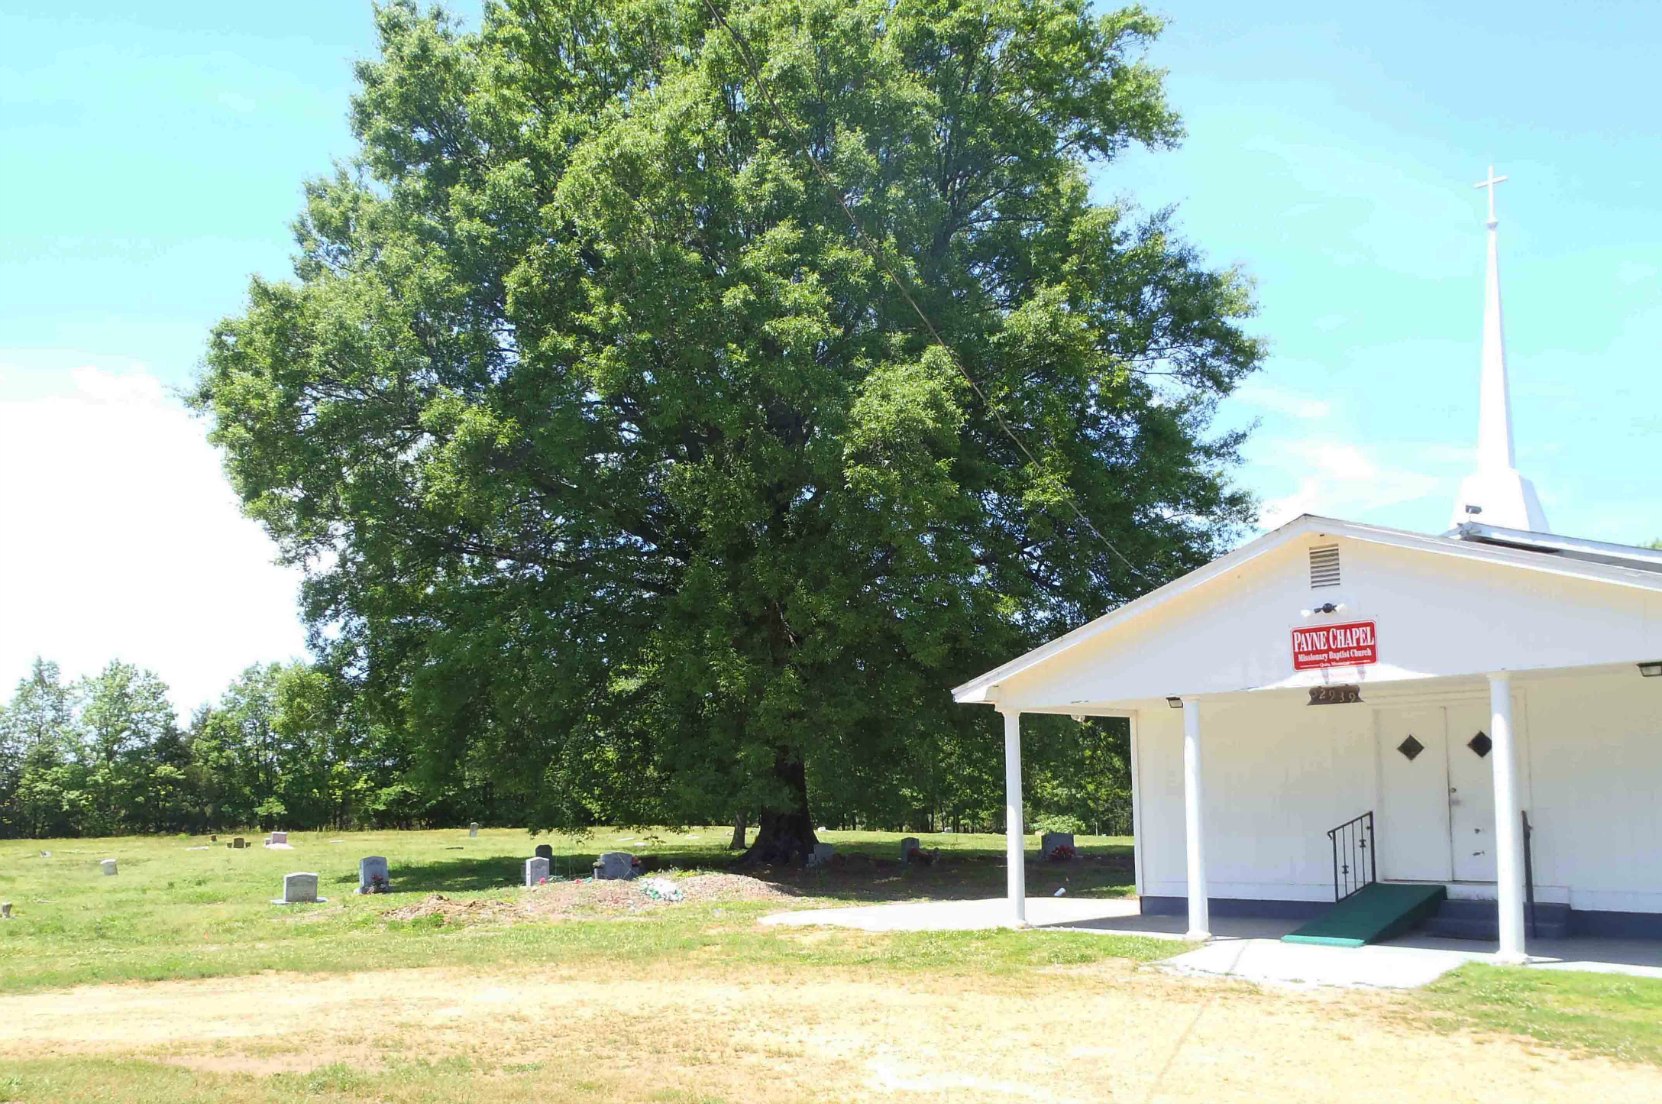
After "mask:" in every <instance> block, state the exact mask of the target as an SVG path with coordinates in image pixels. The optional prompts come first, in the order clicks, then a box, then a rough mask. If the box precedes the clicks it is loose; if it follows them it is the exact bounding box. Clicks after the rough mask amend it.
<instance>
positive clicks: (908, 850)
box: [900, 836, 923, 862]
mask: <svg viewBox="0 0 1662 1104" xmlns="http://www.w3.org/2000/svg"><path fill="white" fill-rule="evenodd" d="M922 850H923V844H921V843H919V842H918V838H917V837H916V836H907V837H906V838H905V839H903V840H901V841H900V861H901V862H911V861H912V852H913V851H922Z"/></svg>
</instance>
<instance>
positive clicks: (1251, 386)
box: [1235, 381, 1333, 420]
mask: <svg viewBox="0 0 1662 1104" xmlns="http://www.w3.org/2000/svg"><path fill="white" fill-rule="evenodd" d="M1235 398H1236V399H1238V400H1239V401H1240V402H1243V403H1245V404H1246V405H1247V406H1252V407H1257V408H1258V409H1259V410H1267V411H1270V412H1272V413H1275V414H1286V415H1287V416H1289V417H1292V418H1303V419H1306V420H1314V419H1317V418H1326V417H1328V416H1329V415H1331V414H1332V413H1333V404H1332V403H1330V402H1328V401H1327V400H1326V399H1318V398H1315V397H1313V396H1310V395H1301V394H1299V393H1298V392H1296V391H1285V390H1283V389H1281V388H1279V387H1270V386H1268V385H1267V384H1263V383H1258V382H1256V381H1254V382H1250V383H1246V384H1243V385H1242V386H1241V388H1240V389H1239V390H1238V391H1236V392H1235Z"/></svg>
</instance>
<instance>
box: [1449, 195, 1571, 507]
mask: <svg viewBox="0 0 1662 1104" xmlns="http://www.w3.org/2000/svg"><path fill="white" fill-rule="evenodd" d="M1505 179H1506V177H1504V176H1496V175H1495V167H1494V166H1493V165H1490V166H1489V177H1488V179H1487V180H1480V181H1478V183H1477V184H1476V185H1474V187H1478V188H1487V189H1489V220H1488V222H1487V224H1486V225H1487V226H1488V228H1489V269H1488V274H1487V279H1486V282H1485V287H1484V292H1483V359H1482V377H1481V384H1480V388H1479V392H1480V404H1481V405H1480V409H1479V413H1478V421H1477V471H1475V472H1473V473H1472V474H1471V475H1469V476H1467V477H1466V479H1465V481H1464V482H1463V483H1461V484H1460V495H1459V497H1458V498H1456V499H1455V501H1454V521H1453V524H1455V525H1459V524H1460V523H1461V522H1466V521H1476V522H1482V523H1483V524H1485V525H1499V526H1502V527H1504V528H1507V529H1528V530H1530V531H1532V532H1536V533H1545V532H1547V531H1548V530H1547V518H1546V514H1544V513H1543V512H1542V511H1541V503H1540V500H1539V499H1538V498H1536V497H1535V487H1534V485H1533V484H1531V483H1530V482H1529V480H1527V479H1525V478H1524V477H1523V476H1522V475H1520V474H1519V473H1518V470H1517V468H1516V467H1514V464H1515V462H1516V461H1515V460H1514V457H1513V452H1512V400H1511V396H1510V394H1509V393H1508V390H1507V384H1506V336H1505V334H1504V332H1503V331H1502V326H1501V311H1500V248H1499V245H1498V232H1497V229H1496V228H1497V227H1498V226H1499V225H1500V220H1499V219H1498V218H1496V217H1495V185H1497V184H1499V183H1501V182H1502V181H1503V180H1505Z"/></svg>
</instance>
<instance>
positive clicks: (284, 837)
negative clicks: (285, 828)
mask: <svg viewBox="0 0 1662 1104" xmlns="http://www.w3.org/2000/svg"><path fill="white" fill-rule="evenodd" d="M288 841H289V834H288V833H287V832H273V833H271V838H270V839H269V840H267V841H266V842H267V843H287V842H288Z"/></svg>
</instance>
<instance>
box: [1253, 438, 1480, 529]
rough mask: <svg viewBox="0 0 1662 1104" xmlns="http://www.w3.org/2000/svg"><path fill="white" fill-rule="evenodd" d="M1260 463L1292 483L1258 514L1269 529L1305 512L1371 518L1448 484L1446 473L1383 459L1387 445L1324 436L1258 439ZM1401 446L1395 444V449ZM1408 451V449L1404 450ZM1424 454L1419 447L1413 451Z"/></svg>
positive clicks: (1262, 525)
mask: <svg viewBox="0 0 1662 1104" xmlns="http://www.w3.org/2000/svg"><path fill="white" fill-rule="evenodd" d="M1259 447H1260V449H1262V450H1263V458H1262V460H1260V461H1259V463H1260V464H1261V465H1262V466H1263V467H1265V468H1269V469H1273V470H1274V471H1275V472H1277V473H1279V474H1280V475H1281V476H1282V477H1283V478H1282V480H1281V482H1282V483H1283V485H1285V484H1286V483H1287V482H1291V483H1292V486H1293V489H1292V490H1290V491H1287V492H1285V493H1282V494H1280V495H1276V496H1274V497H1270V498H1267V499H1266V500H1265V501H1264V503H1263V505H1262V507H1261V509H1260V510H1259V515H1258V524H1259V525H1260V526H1261V527H1262V528H1264V529H1274V528H1275V527H1276V526H1278V525H1284V524H1286V523H1287V522H1289V521H1291V520H1292V519H1293V518H1295V517H1297V516H1299V515H1300V514H1323V515H1326V516H1328V517H1341V518H1350V519H1356V520H1363V521H1366V520H1368V519H1369V517H1370V515H1372V514H1373V513H1375V512H1377V511H1379V510H1383V509H1385V508H1387V507H1391V506H1397V505H1400V504H1402V503H1405V502H1413V501H1415V500H1416V499H1421V498H1425V497H1427V496H1429V495H1431V494H1433V493H1434V492H1436V491H1439V490H1442V489H1443V488H1444V487H1445V486H1446V485H1447V483H1448V477H1447V475H1446V474H1444V473H1440V472H1429V471H1421V470H1417V469H1415V468H1410V467H1407V466H1404V465H1401V464H1396V463H1392V462H1391V461H1389V460H1387V459H1384V458H1383V454H1384V453H1385V452H1386V450H1385V449H1383V448H1377V447H1366V446H1362V445H1358V444H1355V443H1354V442H1349V441H1341V440H1334V439H1322V438H1304V439H1297V440H1286V439H1281V440H1270V441H1266V442H1260V443H1259ZM1390 451H1392V452H1395V451H1398V450H1396V449H1392V450H1390ZM1405 451H1406V450H1405ZM1414 454H1415V455H1418V456H1420V457H1421V458H1422V459H1425V457H1424V456H1423V454H1421V453H1419V452H1418V451H1417V450H1416V451H1415V453H1414Z"/></svg>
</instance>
